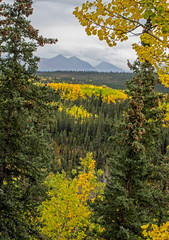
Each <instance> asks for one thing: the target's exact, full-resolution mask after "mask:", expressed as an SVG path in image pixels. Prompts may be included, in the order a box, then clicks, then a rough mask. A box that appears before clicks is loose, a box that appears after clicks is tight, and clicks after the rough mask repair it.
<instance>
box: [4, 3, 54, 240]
mask: <svg viewBox="0 0 169 240" xmlns="http://www.w3.org/2000/svg"><path fill="white" fill-rule="evenodd" d="M32 12H33V9H32V1H31V0H14V3H13V4H11V5H10V4H7V3H3V2H2V3H1V5H0V14H1V15H2V18H1V21H0V52H1V58H0V71H1V72H0V122H1V124H0V203H1V204H0V239H4V240H8V239H30V238H31V236H33V235H34V234H35V233H36V231H35V230H36V224H34V223H33V218H34V215H36V208H37V206H38V205H39V203H40V202H41V201H42V199H43V193H42V192H43V187H42V185H41V182H42V181H43V179H44V177H45V175H46V172H47V169H48V167H49V165H50V159H51V157H50V156H51V153H52V152H51V145H50V136H49V134H48V131H47V130H48V129H47V128H49V127H50V115H51V114H52V111H50V102H51V101H53V92H52V91H51V90H49V89H48V88H47V87H46V86H41V85H38V84H36V83H35V82H37V81H38V78H37V76H36V75H35V73H36V71H37V61H38V58H37V57H34V56H33V52H34V51H36V49H37V47H38V46H43V45H44V44H45V43H55V42H57V40H54V39H46V38H43V37H42V36H39V35H38V30H36V29H34V28H33V27H32V25H31V23H30V21H29V20H28V17H29V16H30V15H31V14H32Z"/></svg>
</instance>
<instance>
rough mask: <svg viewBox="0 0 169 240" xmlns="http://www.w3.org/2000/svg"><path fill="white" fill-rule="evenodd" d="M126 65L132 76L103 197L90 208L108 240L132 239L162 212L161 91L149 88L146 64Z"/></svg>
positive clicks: (150, 81) (164, 212)
mask: <svg viewBox="0 0 169 240" xmlns="http://www.w3.org/2000/svg"><path fill="white" fill-rule="evenodd" d="M130 67H131V68H132V69H133V71H134V73H135V78H134V79H133V80H132V81H131V82H129V83H128V84H127V85H128V96H129V108H128V113H127V116H126V118H125V121H124V123H123V124H121V125H120V128H121V130H120V133H119V136H118V137H117V138H116V150H115V152H114V154H113V158H112V161H111V164H110V168H111V170H110V176H109V179H108V183H107V186H106V189H105V194H104V200H103V202H100V204H97V205H96V207H95V208H96V213H97V214H98V216H100V217H101V220H102V224H103V226H104V228H105V231H104V233H103V236H104V238H105V239H109V240H136V239H138V237H139V236H140V237H141V228H140V227H141V225H144V224H147V223H149V222H152V221H153V219H158V220H159V223H161V222H165V220H166V217H167V205H168V200H169V195H168V192H167V188H166V181H167V176H166V172H165V167H164V165H165V164H164V161H163V156H162V154H161V152H160V144H161V143H160V141H159V140H158V139H160V132H161V127H162V119H163V117H164V113H163V110H160V109H159V107H158V102H159V98H161V95H160V94H156V93H154V87H155V85H156V81H157V80H156V79H155V78H154V73H153V68H152V66H151V64H150V63H148V62H147V61H146V62H145V63H140V62H139V61H136V62H135V63H134V65H133V66H132V65H130Z"/></svg>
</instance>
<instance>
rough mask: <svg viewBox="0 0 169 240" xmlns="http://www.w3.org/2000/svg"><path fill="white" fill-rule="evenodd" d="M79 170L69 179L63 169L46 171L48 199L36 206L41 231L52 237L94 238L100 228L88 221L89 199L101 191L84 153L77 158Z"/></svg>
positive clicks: (53, 238) (91, 212)
mask: <svg viewBox="0 0 169 240" xmlns="http://www.w3.org/2000/svg"><path fill="white" fill-rule="evenodd" d="M80 165H81V169H80V171H79V173H77V171H76V170H73V171H72V173H73V174H75V175H76V176H75V177H74V178H73V179H70V178H69V177H68V176H66V173H65V172H62V173H57V174H56V175H54V174H50V175H49V176H48V177H47V179H46V181H45V185H46V186H47V187H48V196H49V200H46V201H45V202H43V203H42V206H41V207H40V212H41V218H40V219H39V220H40V222H41V223H42V226H43V227H42V228H41V231H42V235H43V236H44V237H45V236H46V237H48V238H50V239H52V240H56V239H57V240H59V239H60V240H67V239H77V240H82V239H86V238H87V239H91V240H94V239H98V237H97V234H98V233H99V232H101V231H102V228H101V226H100V225H99V224H94V223H92V221H91V218H92V215H93V211H92V209H91V208H90V207H89V205H88V202H89V201H92V202H93V201H95V198H98V197H100V194H102V193H103V188H104V184H103V183H101V182H98V181H97V175H101V174H102V171H101V170H98V171H97V175H96V172H95V161H94V160H93V159H92V154H91V153H88V154H87V155H86V157H85V158H82V159H81V162H80Z"/></svg>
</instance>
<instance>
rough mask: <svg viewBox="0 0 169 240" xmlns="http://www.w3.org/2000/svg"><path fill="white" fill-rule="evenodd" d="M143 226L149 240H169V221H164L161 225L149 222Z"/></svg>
mask: <svg viewBox="0 0 169 240" xmlns="http://www.w3.org/2000/svg"><path fill="white" fill-rule="evenodd" d="M141 228H142V229H143V236H144V237H146V239H147V240H169V222H166V223H163V224H162V225H161V226H160V227H158V226H157V225H156V224H152V225H150V224H147V225H143V226H142V227H141Z"/></svg>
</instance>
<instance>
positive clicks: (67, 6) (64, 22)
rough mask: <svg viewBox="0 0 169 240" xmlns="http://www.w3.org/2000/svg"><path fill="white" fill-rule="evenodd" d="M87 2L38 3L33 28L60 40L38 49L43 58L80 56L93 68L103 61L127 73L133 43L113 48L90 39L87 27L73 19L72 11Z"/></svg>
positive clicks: (53, 0) (45, 0) (43, 0)
mask: <svg viewBox="0 0 169 240" xmlns="http://www.w3.org/2000/svg"><path fill="white" fill-rule="evenodd" d="M83 2H84V0H78V1H77V0H57V1H56V0H36V1H34V5H33V6H34V14H33V15H32V17H31V20H32V23H33V26H34V27H36V28H37V29H39V30H40V34H42V35H43V36H45V37H53V38H58V40H59V42H58V43H57V44H56V45H52V46H45V47H43V48H39V50H38V51H37V55H38V56H40V57H49V58H50V57H54V56H56V55H58V54H63V55H65V56H66V57H70V56H77V57H79V58H81V59H82V60H86V61H88V62H89V63H91V64H92V65H97V64H98V63H100V62H102V61H107V62H110V63H112V64H114V65H116V66H118V67H120V68H123V69H125V70H128V67H127V59H130V60H131V61H134V59H135V58H136V55H135V53H134V51H133V50H132V47H131V44H132V42H135V41H137V40H136V39H135V38H134V39H133V38H130V39H129V40H128V41H126V42H123V43H118V45H117V46H116V47H113V48H110V47H108V46H107V44H106V43H105V42H104V41H99V40H98V38H97V37H96V36H90V37H89V36H87V35H86V33H85V29H84V27H82V26H81V25H80V24H79V22H78V20H77V19H76V18H75V17H74V16H73V13H72V12H73V10H74V8H75V7H76V6H77V5H81V4H82V3H83Z"/></svg>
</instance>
